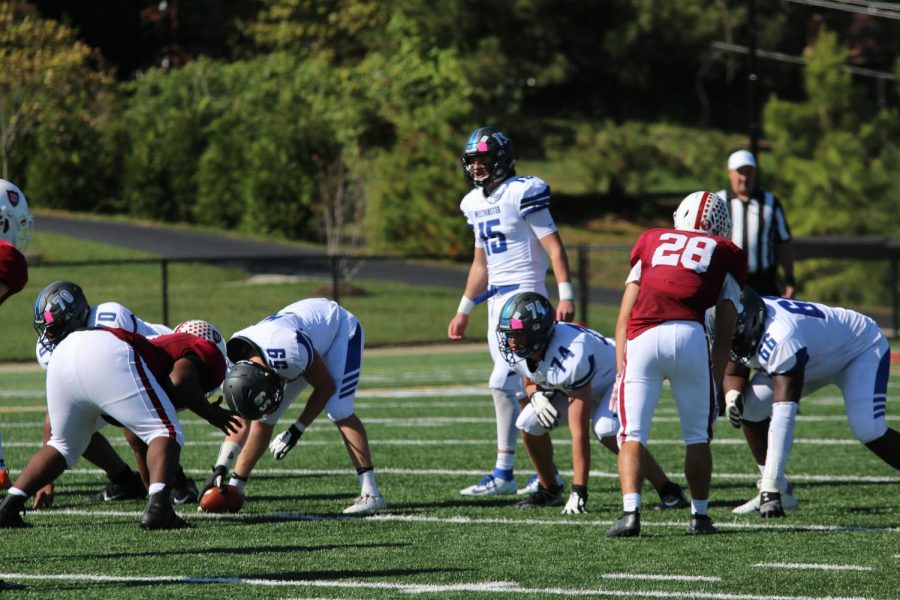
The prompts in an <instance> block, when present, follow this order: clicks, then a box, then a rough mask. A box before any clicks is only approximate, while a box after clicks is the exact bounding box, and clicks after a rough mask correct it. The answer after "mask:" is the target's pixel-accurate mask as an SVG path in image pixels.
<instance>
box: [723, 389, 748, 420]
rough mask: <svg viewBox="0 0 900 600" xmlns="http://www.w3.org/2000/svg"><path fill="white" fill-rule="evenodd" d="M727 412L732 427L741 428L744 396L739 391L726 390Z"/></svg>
mask: <svg viewBox="0 0 900 600" xmlns="http://www.w3.org/2000/svg"><path fill="white" fill-rule="evenodd" d="M725 414H726V415H727V416H728V420H729V421H731V425H732V427H737V428H740V426H741V417H742V416H743V415H744V396H743V395H742V394H741V393H740V392H739V391H737V390H729V391H727V392H725Z"/></svg>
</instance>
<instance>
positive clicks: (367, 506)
mask: <svg viewBox="0 0 900 600" xmlns="http://www.w3.org/2000/svg"><path fill="white" fill-rule="evenodd" d="M385 508H387V500H385V499H384V496H382V495H381V494H368V493H366V494H360V495H359V497H358V498H357V499H356V500H354V501H353V504H351V505H350V506H348V507H347V508H345V509H344V514H345V515H365V514H371V513H373V512H376V511H379V510H382V509H385Z"/></svg>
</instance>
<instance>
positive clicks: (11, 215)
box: [0, 179, 34, 490]
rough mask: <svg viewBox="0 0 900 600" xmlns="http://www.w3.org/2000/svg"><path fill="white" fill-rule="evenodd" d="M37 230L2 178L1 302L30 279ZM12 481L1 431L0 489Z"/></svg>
mask: <svg viewBox="0 0 900 600" xmlns="http://www.w3.org/2000/svg"><path fill="white" fill-rule="evenodd" d="M33 230H34V219H33V218H32V216H31V213H30V212H29V211H28V201H27V200H26V199H25V194H23V193H22V190H20V189H19V188H18V187H17V186H16V185H15V184H13V183H11V182H9V181H6V180H5V179H0V304H3V302H4V301H5V300H6V299H7V298H9V297H10V296H12V295H13V294H17V293H18V292H21V291H22V289H23V288H24V287H25V284H26V283H28V264H27V263H26V261H25V255H24V254H23V253H24V252H25V249H26V248H27V247H28V242H29V241H31V234H32V232H33ZM10 485H12V484H11V482H10V479H9V470H7V468H6V463H5V462H4V456H3V434H2V432H0V490H5V489H7V488H9V486H10Z"/></svg>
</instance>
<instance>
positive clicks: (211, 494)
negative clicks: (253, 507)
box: [197, 485, 245, 514]
mask: <svg viewBox="0 0 900 600" xmlns="http://www.w3.org/2000/svg"><path fill="white" fill-rule="evenodd" d="M244 500H245V496H244V492H243V490H240V489H238V488H237V487H235V486H233V485H225V486H223V487H222V488H221V489H220V488H217V487H211V488H209V489H208V490H206V491H205V492H203V495H202V496H200V506H199V507H198V508H197V510H200V511H202V512H206V513H213V514H222V513H236V512H239V511H240V510H241V507H243V506H244Z"/></svg>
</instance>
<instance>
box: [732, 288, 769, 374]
mask: <svg viewBox="0 0 900 600" xmlns="http://www.w3.org/2000/svg"><path fill="white" fill-rule="evenodd" d="M765 331H766V303H765V302H763V299H762V298H760V296H759V294H757V293H756V292H755V291H754V290H753V288H751V287H749V286H748V287H745V288H744V290H743V291H742V292H741V310H740V312H738V318H737V324H736V325H735V327H734V337H733V338H732V339H731V360H733V361H735V362H739V363H746V362H747V361H748V360H750V358H752V357H753V355H754V354H756V349H757V348H758V347H759V342H760V340H762V336H763V334H764V333H765Z"/></svg>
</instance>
